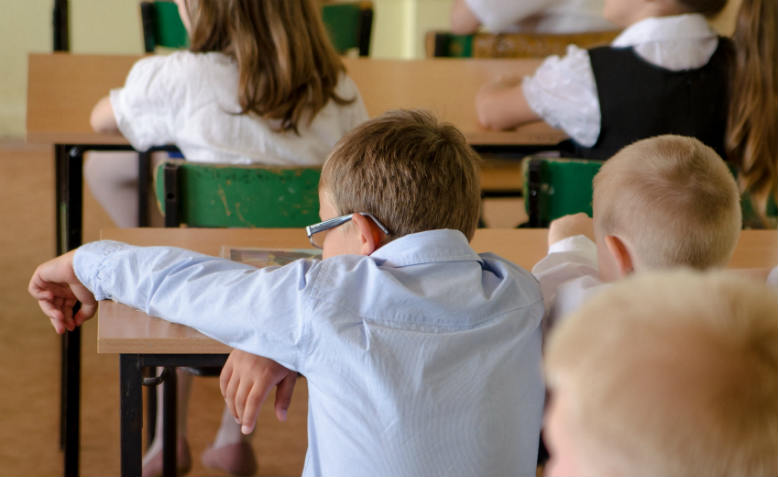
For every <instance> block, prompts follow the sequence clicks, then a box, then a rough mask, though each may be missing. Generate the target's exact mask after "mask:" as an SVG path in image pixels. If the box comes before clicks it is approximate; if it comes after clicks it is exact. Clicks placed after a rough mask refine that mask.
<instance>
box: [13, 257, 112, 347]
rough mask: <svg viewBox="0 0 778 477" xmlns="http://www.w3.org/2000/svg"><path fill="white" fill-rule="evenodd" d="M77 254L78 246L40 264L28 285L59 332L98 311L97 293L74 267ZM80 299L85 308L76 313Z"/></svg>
mask: <svg viewBox="0 0 778 477" xmlns="http://www.w3.org/2000/svg"><path fill="white" fill-rule="evenodd" d="M74 254H75V250H73V251H71V252H68V253H66V254H64V255H61V256H59V257H57V258H54V259H52V260H49V261H48V262H45V263H43V264H41V265H39V266H38V268H36V269H35V272H34V273H33V274H32V278H31V279H30V284H29V286H28V287H27V291H29V292H30V295H32V297H33V298H35V299H36V300H38V305H39V306H40V307H41V310H43V313H45V314H46V316H48V317H49V319H50V320H51V324H52V326H53V327H54V330H56V332H57V333H59V334H62V333H64V332H65V330H67V331H73V330H74V329H75V328H76V326H80V325H81V324H82V323H83V322H85V321H86V320H88V319H89V318H91V317H92V316H93V315H94V314H95V312H96V311H97V301H96V300H95V296H94V295H93V294H92V292H90V291H89V290H88V289H87V288H86V287H85V286H84V285H83V284H82V283H81V282H80V281H79V280H78V278H77V277H76V273H75V272H74V271H73V255H74ZM77 301H80V302H81V308H80V309H79V310H78V312H77V313H76V314H75V315H74V314H73V307H74V306H75V305H76V302H77Z"/></svg>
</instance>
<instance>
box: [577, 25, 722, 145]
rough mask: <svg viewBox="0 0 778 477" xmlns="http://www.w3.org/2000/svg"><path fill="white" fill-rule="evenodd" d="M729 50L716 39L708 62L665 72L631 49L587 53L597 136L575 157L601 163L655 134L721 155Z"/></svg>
mask: <svg viewBox="0 0 778 477" xmlns="http://www.w3.org/2000/svg"><path fill="white" fill-rule="evenodd" d="M732 56H733V46H732V43H731V41H730V40H729V39H726V38H719V45H718V47H717V48H716V51H715V52H714V54H713V56H712V57H711V59H710V60H709V61H708V63H707V64H706V65H705V66H703V67H701V68H698V69H693V70H684V71H670V70H667V69H664V68H661V67H658V66H655V65H652V64H650V63H648V62H646V61H645V60H643V59H642V58H640V57H639V56H638V55H637V54H636V53H635V50H634V49H632V48H613V47H609V46H605V47H600V48H593V49H591V50H589V58H590V61H591V64H592V71H593V72H594V80H595V82H596V84H597V95H598V97H599V100H600V116H601V119H600V136H599V138H598V139H597V143H595V145H594V146H592V147H590V148H585V147H582V146H580V145H577V144H575V151H574V152H573V154H575V156H576V157H583V158H590V159H607V158H609V157H611V156H612V155H613V154H615V153H616V152H618V150H619V149H621V148H622V147H624V146H627V145H629V144H631V143H633V142H635V141H637V140H639V139H643V138H647V137H651V136H656V135H659V134H680V135H683V136H693V137H696V138H697V139H699V140H700V141H702V142H703V143H705V144H707V145H708V146H710V147H712V148H713V149H715V150H716V152H717V153H719V155H721V157H725V154H724V134H725V130H726V125H727V106H728V90H727V88H728V84H729V77H730V76H729V75H730V64H731V62H732Z"/></svg>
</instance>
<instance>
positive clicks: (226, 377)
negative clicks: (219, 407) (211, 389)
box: [219, 353, 232, 398]
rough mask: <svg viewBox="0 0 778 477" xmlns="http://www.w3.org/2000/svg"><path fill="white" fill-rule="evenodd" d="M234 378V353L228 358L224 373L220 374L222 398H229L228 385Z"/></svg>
mask: <svg viewBox="0 0 778 477" xmlns="http://www.w3.org/2000/svg"><path fill="white" fill-rule="evenodd" d="M231 378H232V353H230V355H229V356H227V361H226V362H225V363H224V366H222V372H221V373H220V374H219V389H220V390H221V393H222V397H225V398H226V397H227V385H228V384H229V382H230V379H231Z"/></svg>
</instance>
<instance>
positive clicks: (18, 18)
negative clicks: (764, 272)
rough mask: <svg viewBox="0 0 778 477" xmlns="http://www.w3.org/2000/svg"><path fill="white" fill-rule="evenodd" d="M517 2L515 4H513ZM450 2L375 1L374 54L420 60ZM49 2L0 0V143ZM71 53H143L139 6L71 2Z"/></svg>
mask: <svg viewBox="0 0 778 477" xmlns="http://www.w3.org/2000/svg"><path fill="white" fill-rule="evenodd" d="M517 1H519V0H517ZM451 2H452V0H373V4H374V5H375V20H374V24H373V43H372V55H373V56H374V57H376V58H419V57H422V56H424V33H425V32H427V31H428V30H432V29H448V27H449V9H450V6H451ZM53 3H54V2H53V0H0V12H1V13H0V65H2V70H0V71H2V73H0V140H1V139H4V138H9V137H10V138H23V136H24V133H25V129H24V122H25V108H26V95H27V54H28V53H30V52H46V51H51V34H52V33H51V9H52V6H53ZM69 3H70V29H71V31H70V40H71V50H72V51H73V52H76V53H115V54H122V53H125V54H132V53H135V54H137V53H141V52H142V43H141V29H140V18H139V10H138V2H137V1H135V0H70V2H69ZM739 4H740V0H730V5H729V6H728V7H727V9H726V10H725V11H724V13H723V14H722V15H721V18H719V19H716V20H714V26H716V27H717V29H718V30H719V31H721V32H724V33H729V32H731V31H732V29H733V27H734V23H733V18H734V14H735V12H736V11H737V6H738V5H739Z"/></svg>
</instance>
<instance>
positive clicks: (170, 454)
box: [162, 366, 178, 476]
mask: <svg viewBox="0 0 778 477" xmlns="http://www.w3.org/2000/svg"><path fill="white" fill-rule="evenodd" d="M177 385H178V376H177V375H176V368H174V367H172V366H171V367H166V368H165V380H164V382H163V384H162V386H163V391H162V394H163V398H162V399H163V402H162V406H163V408H162V409H163V410H162V415H163V416H165V419H164V421H163V423H162V475H167V476H175V475H176V473H177V469H176V467H177V466H176V454H177V450H178V443H177V440H178V439H177V436H176V431H177V430H176V426H177V423H176V420H177V418H178V416H177V414H178V412H177V403H176V396H177V394H178V390H177V389H176V387H177Z"/></svg>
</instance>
